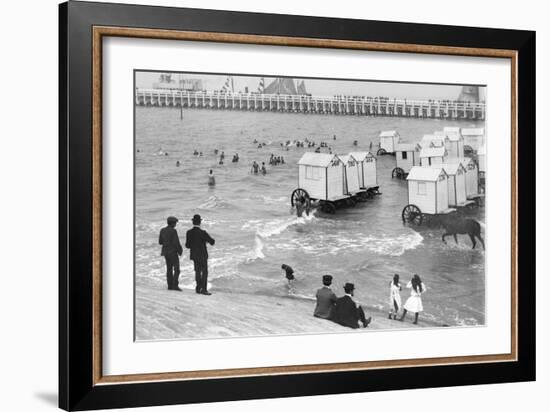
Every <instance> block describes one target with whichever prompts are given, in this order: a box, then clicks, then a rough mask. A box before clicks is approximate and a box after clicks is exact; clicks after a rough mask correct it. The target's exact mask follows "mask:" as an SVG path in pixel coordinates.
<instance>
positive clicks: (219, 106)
mask: <svg viewBox="0 0 550 412" xmlns="http://www.w3.org/2000/svg"><path fill="white" fill-rule="evenodd" d="M135 104H136V105H137V106H147V107H151V106H152V107H183V108H187V109H212V110H244V111H271V112H287V113H317V114H334V115H360V116H394V117H418V118H435V119H455V120H461V119H464V120H484V119H485V103H473V102H465V101H458V100H409V99H394V98H387V97H378V96H377V97H370V96H311V95H288V94H262V93H223V92H212V91H187V90H167V89H140V88H137V89H136V91H135Z"/></svg>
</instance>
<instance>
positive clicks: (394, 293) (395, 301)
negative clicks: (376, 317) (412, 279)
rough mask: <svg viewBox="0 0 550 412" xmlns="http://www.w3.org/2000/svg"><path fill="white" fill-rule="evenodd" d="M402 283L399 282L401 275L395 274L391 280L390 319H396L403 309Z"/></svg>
mask: <svg viewBox="0 0 550 412" xmlns="http://www.w3.org/2000/svg"><path fill="white" fill-rule="evenodd" d="M400 292H401V283H399V275H398V274H397V273H396V274H395V275H393V280H392V281H391V282H390V313H389V315H388V319H392V318H393V320H396V319H397V313H398V312H399V309H401V293H400Z"/></svg>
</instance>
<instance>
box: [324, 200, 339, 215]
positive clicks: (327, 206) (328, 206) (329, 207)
mask: <svg viewBox="0 0 550 412" xmlns="http://www.w3.org/2000/svg"><path fill="white" fill-rule="evenodd" d="M321 210H322V211H323V212H325V213H329V214H331V215H333V214H335V213H336V206H335V205H334V204H333V203H331V202H323V204H322V206H321Z"/></svg>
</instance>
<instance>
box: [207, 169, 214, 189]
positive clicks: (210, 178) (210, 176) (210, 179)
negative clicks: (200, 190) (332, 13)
mask: <svg viewBox="0 0 550 412" xmlns="http://www.w3.org/2000/svg"><path fill="white" fill-rule="evenodd" d="M208 186H216V178H215V177H214V172H213V171H212V169H210V173H209V174H208Z"/></svg>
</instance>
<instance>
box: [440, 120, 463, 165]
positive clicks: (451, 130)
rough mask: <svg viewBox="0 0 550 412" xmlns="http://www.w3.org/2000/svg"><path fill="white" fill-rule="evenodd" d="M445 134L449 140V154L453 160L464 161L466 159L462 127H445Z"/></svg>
mask: <svg viewBox="0 0 550 412" xmlns="http://www.w3.org/2000/svg"><path fill="white" fill-rule="evenodd" d="M443 132H444V133H445V134H446V135H447V137H448V138H449V142H448V143H447V152H448V153H449V157H450V158H452V159H462V158H463V157H464V137H463V136H462V132H461V129H460V127H444V128H443Z"/></svg>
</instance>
